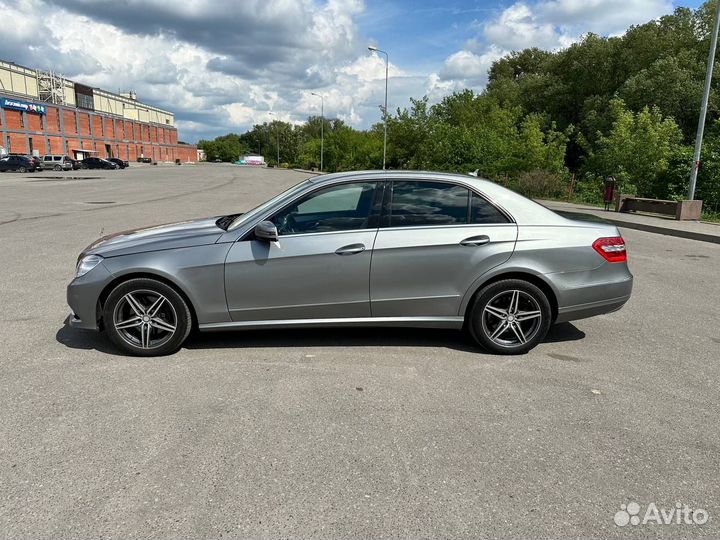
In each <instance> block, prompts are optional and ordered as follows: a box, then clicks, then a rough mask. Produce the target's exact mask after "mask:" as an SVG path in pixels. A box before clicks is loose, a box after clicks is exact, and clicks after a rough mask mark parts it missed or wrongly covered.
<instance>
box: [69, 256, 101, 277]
mask: <svg viewBox="0 0 720 540" xmlns="http://www.w3.org/2000/svg"><path fill="white" fill-rule="evenodd" d="M102 260H103V258H102V257H101V256H100V255H85V256H84V257H83V258H82V259H80V260H79V261H78V263H77V268H76V270H75V277H76V278H79V277H80V276H84V275H85V274H87V273H88V272H89V271H90V270H92V269H93V268H95V267H96V266H97V265H98V264H100V263H101V262H102Z"/></svg>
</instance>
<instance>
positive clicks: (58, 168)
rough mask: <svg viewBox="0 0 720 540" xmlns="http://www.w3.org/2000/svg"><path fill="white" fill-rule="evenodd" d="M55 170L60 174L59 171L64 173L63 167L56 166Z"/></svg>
mask: <svg viewBox="0 0 720 540" xmlns="http://www.w3.org/2000/svg"><path fill="white" fill-rule="evenodd" d="M53 170H55V171H58V172H59V171H62V167H61V166H60V165H55V166H54V167H53Z"/></svg>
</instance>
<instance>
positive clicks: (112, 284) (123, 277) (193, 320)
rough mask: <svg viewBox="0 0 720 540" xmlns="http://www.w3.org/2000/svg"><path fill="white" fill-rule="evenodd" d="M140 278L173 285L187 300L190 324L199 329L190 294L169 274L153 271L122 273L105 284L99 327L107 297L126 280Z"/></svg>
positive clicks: (100, 302)
mask: <svg viewBox="0 0 720 540" xmlns="http://www.w3.org/2000/svg"><path fill="white" fill-rule="evenodd" d="M138 278H146V279H154V280H155V281H159V282H160V283H163V284H165V285H167V286H168V287H171V288H172V289H173V290H174V291H175V292H176V293H178V294H179V295H180V296H181V297H182V299H183V300H184V301H185V303H186V304H187V306H188V309H189V310H190V318H191V321H190V324H191V327H192V328H193V329H194V330H195V329H197V325H198V317H197V313H196V311H195V306H194V305H193V303H192V301H191V300H190V296H189V295H188V294H187V292H186V291H185V290H183V288H182V287H181V286H180V285H178V284H177V283H176V282H174V281H173V280H172V279H170V278H168V277H167V276H164V275H162V274H156V273H153V272H147V271H143V272H130V273H127V274H122V275H120V276H117V277H115V278H113V279H112V281H110V282H109V283H108V284H107V285H105V288H103V290H102V292H101V293H100V296H98V302H97V306H96V308H95V309H96V310H97V313H96V317H97V321H98V325H99V327H100V328H101V329H102V328H103V327H104V326H103V325H104V322H103V319H102V316H103V309H104V307H105V302H106V300H107V297H108V296H110V293H111V292H112V291H113V289H115V287H117V286H118V285H120V284H122V283H125V282H126V281H130V280H131V279H138Z"/></svg>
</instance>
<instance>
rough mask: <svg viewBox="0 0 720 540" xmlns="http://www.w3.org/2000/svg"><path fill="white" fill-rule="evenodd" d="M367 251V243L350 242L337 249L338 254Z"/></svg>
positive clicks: (353, 253)
mask: <svg viewBox="0 0 720 540" xmlns="http://www.w3.org/2000/svg"><path fill="white" fill-rule="evenodd" d="M363 251H365V244H350V245H347V246H343V247H341V248H338V249H336V250H335V253H337V254H338V255H355V254H356V253H362V252H363Z"/></svg>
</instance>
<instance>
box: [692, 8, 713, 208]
mask: <svg viewBox="0 0 720 540" xmlns="http://www.w3.org/2000/svg"><path fill="white" fill-rule="evenodd" d="M718 28H720V2H718V5H717V9H716V11H715V24H714V25H713V31H712V37H711V38H710V52H709V53H708V63H707V71H706V72H705V90H704V91H703V98H702V103H701V105H700V118H699V119H698V127H697V135H695V159H694V160H693V168H692V171H691V172H690V190H689V191H688V200H690V201H692V200H693V199H694V198H695V184H696V183H697V175H698V170H699V169H700V150H701V149H702V140H703V132H704V131H705V115H706V114H707V105H708V98H709V96H710V82H711V81H712V74H713V67H714V66H715V49H716V48H717V39H718Z"/></svg>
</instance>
